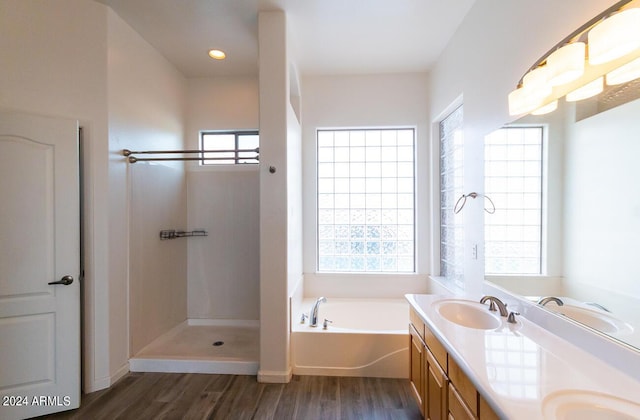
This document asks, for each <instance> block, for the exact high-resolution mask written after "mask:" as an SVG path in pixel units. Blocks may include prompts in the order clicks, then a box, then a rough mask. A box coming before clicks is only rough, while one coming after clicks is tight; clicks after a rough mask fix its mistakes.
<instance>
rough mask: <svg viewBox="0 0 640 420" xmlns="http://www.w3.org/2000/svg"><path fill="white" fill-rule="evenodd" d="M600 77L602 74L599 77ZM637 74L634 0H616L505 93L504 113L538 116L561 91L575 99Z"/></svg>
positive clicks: (637, 3) (639, 58)
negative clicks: (505, 111)
mask: <svg viewBox="0 0 640 420" xmlns="http://www.w3.org/2000/svg"><path fill="white" fill-rule="evenodd" d="M605 76H606V77H605ZM638 77H640V0H622V1H618V2H617V3H615V4H614V5H613V6H611V7H610V8H608V9H607V10H605V11H604V12H602V13H600V14H599V15H598V16H596V17H594V18H593V19H591V20H590V21H588V22H587V23H585V24H584V25H582V26H581V27H580V28H578V29H576V30H575V31H573V32H572V33H571V34H570V35H568V36H567V37H565V38H564V39H563V40H562V41H560V42H559V43H558V44H556V45H555V46H554V47H553V48H552V49H551V50H549V51H548V52H547V53H546V54H545V55H543V56H542V57H541V58H540V59H539V60H538V61H536V62H535V64H534V65H533V66H532V67H531V70H530V71H528V72H527V73H526V74H525V75H524V76H523V77H522V78H521V79H520V82H519V83H518V86H517V88H516V89H515V90H514V91H512V92H511V93H510V94H509V98H508V99H509V114H510V115H522V114H529V113H535V114H536V115H540V114H543V113H547V112H551V111H553V110H555V108H556V107H557V100H558V99H560V98H562V97H564V96H565V95H566V100H568V101H579V100H582V99H586V98H589V97H591V96H594V95H597V94H598V93H600V92H602V90H603V87H604V80H606V83H607V84H608V85H611V84H620V83H626V82H628V81H631V80H633V79H635V78H638Z"/></svg>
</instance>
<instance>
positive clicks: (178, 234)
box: [160, 229, 208, 240]
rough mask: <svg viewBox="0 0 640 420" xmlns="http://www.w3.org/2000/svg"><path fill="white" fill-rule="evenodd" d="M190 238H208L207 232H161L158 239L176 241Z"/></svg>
mask: <svg viewBox="0 0 640 420" xmlns="http://www.w3.org/2000/svg"><path fill="white" fill-rule="evenodd" d="M192 236H208V234H207V231H206V230H204V229H197V230H192V231H190V232H185V231H182V230H161V231H160V239H161V240H165V239H176V238H190V237H192Z"/></svg>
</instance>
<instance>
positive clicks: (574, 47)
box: [547, 42, 586, 86]
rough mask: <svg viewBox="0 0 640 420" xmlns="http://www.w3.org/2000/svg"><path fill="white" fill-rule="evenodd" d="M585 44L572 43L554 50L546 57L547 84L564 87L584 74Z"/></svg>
mask: <svg viewBox="0 0 640 420" xmlns="http://www.w3.org/2000/svg"><path fill="white" fill-rule="evenodd" d="M585 47H586V45H585V43H584V42H574V43H572V44H567V45H565V46H564V47H561V48H558V49H557V50H555V51H554V52H553V53H552V54H551V55H550V56H549V57H547V68H548V69H549V70H548V71H549V84H551V85H552V86H558V85H564V84H566V83H569V82H572V81H574V80H576V79H577V78H578V77H580V76H582V74H583V73H584V61H585V55H584V53H585Z"/></svg>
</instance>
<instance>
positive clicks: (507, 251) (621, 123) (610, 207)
mask: <svg viewBox="0 0 640 420" xmlns="http://www.w3.org/2000/svg"><path fill="white" fill-rule="evenodd" d="M638 97H640V80H636V81H634V82H630V83H628V84H626V85H622V86H615V87H613V88H610V89H608V90H606V91H605V92H603V93H602V94H600V95H599V96H597V97H595V98H591V99H589V100H586V101H582V102H579V103H569V102H565V103H564V104H561V106H560V107H559V108H558V110H557V111H555V112H554V113H552V114H548V115H543V116H532V115H530V116H526V117H523V118H521V119H520V120H518V121H516V122H514V123H512V124H509V125H507V126H506V127H505V129H514V128H521V127H538V130H540V131H541V133H542V134H540V135H539V136H538V137H541V139H542V143H541V153H540V155H539V156H540V158H541V166H539V168H541V170H540V172H539V174H538V173H536V171H535V170H533V169H532V168H533V167H534V166H535V165H534V164H533V163H531V162H535V158H536V157H535V153H534V151H533V149H534V148H531V147H530V149H531V153H528V152H525V149H526V148H527V147H528V146H529V145H530V144H533V143H534V142H533V140H532V138H525V139H524V140H518V141H519V143H518V141H515V144H519V147H520V150H517V148H516V150H515V151H512V152H510V151H508V150H507V151H506V152H505V151H504V150H499V151H498V153H495V152H490V149H491V147H493V146H489V147H487V149H486V150H485V159H486V160H491V159H493V161H494V162H493V163H489V164H486V165H485V175H486V176H485V179H486V185H485V193H486V194H487V195H488V196H490V197H491V198H492V199H493V201H494V202H495V205H496V212H495V214H493V215H489V214H485V236H486V237H487V238H488V239H487V243H486V246H485V253H486V263H485V266H486V273H487V276H486V278H487V280H489V281H491V282H493V283H495V284H497V285H499V286H501V287H504V288H506V289H508V290H510V291H511V292H514V293H517V294H520V295H523V296H526V297H529V298H531V299H532V300H534V301H536V302H537V301H538V299H539V298H540V297H544V296H556V297H559V298H560V299H561V300H562V301H563V303H564V305H562V306H559V305H558V304H557V303H555V302H553V301H550V302H548V303H547V304H546V305H545V308H546V309H548V310H551V311H553V312H556V313H559V314H563V315H564V316H568V317H571V318H573V319H575V320H577V321H579V322H581V323H582V324H584V325H586V326H588V327H591V328H594V329H597V330H599V331H601V332H603V333H605V334H607V335H609V336H611V337H613V338H615V339H618V340H621V341H624V342H625V343H627V344H629V345H631V346H634V347H636V348H638V349H640V263H639V262H640V252H639V250H640V247H639V246H638V241H639V239H640V162H638V158H639V157H640V117H639V116H640V99H638ZM496 136H503V137H504V132H502V131H499V134H496V133H492V134H491V135H489V136H487V139H486V143H487V144H492V143H491V142H492V141H493V142H494V143H495V141H496V140H495V138H496ZM532 137H533V135H532ZM505 150H506V149H505ZM509 150H510V149H509ZM492 153H493V154H492ZM500 153H503V155H502V157H503V160H502V162H501V164H502V167H504V169H505V171H506V173H507V174H514V175H515V179H511V178H512V177H511V176H508V177H506V178H505V179H504V180H498V181H497V182H496V176H495V175H496V172H495V161H498V162H500V159H499V157H500V156H501V155H500ZM529 164H530V165H529ZM498 167H499V168H500V165H498ZM525 168H529V169H525ZM492 171H493V172H492ZM538 175H541V178H537V177H538ZM535 184H537V185H538V187H539V188H538V189H537V191H536V187H535ZM536 194H539V196H536ZM536 212H538V213H536ZM536 231H537V235H536ZM490 240H492V241H493V242H491V241H490ZM536 257H537V258H539V260H538V261H537V262H536V261H535V258H536ZM491 258H493V260H491Z"/></svg>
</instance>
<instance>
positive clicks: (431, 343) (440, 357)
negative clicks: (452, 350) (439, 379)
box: [424, 325, 447, 372]
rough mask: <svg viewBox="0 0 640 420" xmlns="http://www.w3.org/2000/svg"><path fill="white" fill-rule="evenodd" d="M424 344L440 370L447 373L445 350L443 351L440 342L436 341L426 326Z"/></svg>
mask: <svg viewBox="0 0 640 420" xmlns="http://www.w3.org/2000/svg"><path fill="white" fill-rule="evenodd" d="M424 342H425V344H426V345H427V347H428V348H429V351H431V353H432V354H433V356H434V357H435V358H436V360H437V361H438V363H439V364H440V367H441V368H442V370H444V371H445V372H447V350H445V348H444V346H443V345H442V344H440V341H438V339H437V338H436V336H435V335H433V333H432V332H431V330H430V329H429V327H427V326H426V325H425V328H424Z"/></svg>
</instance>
